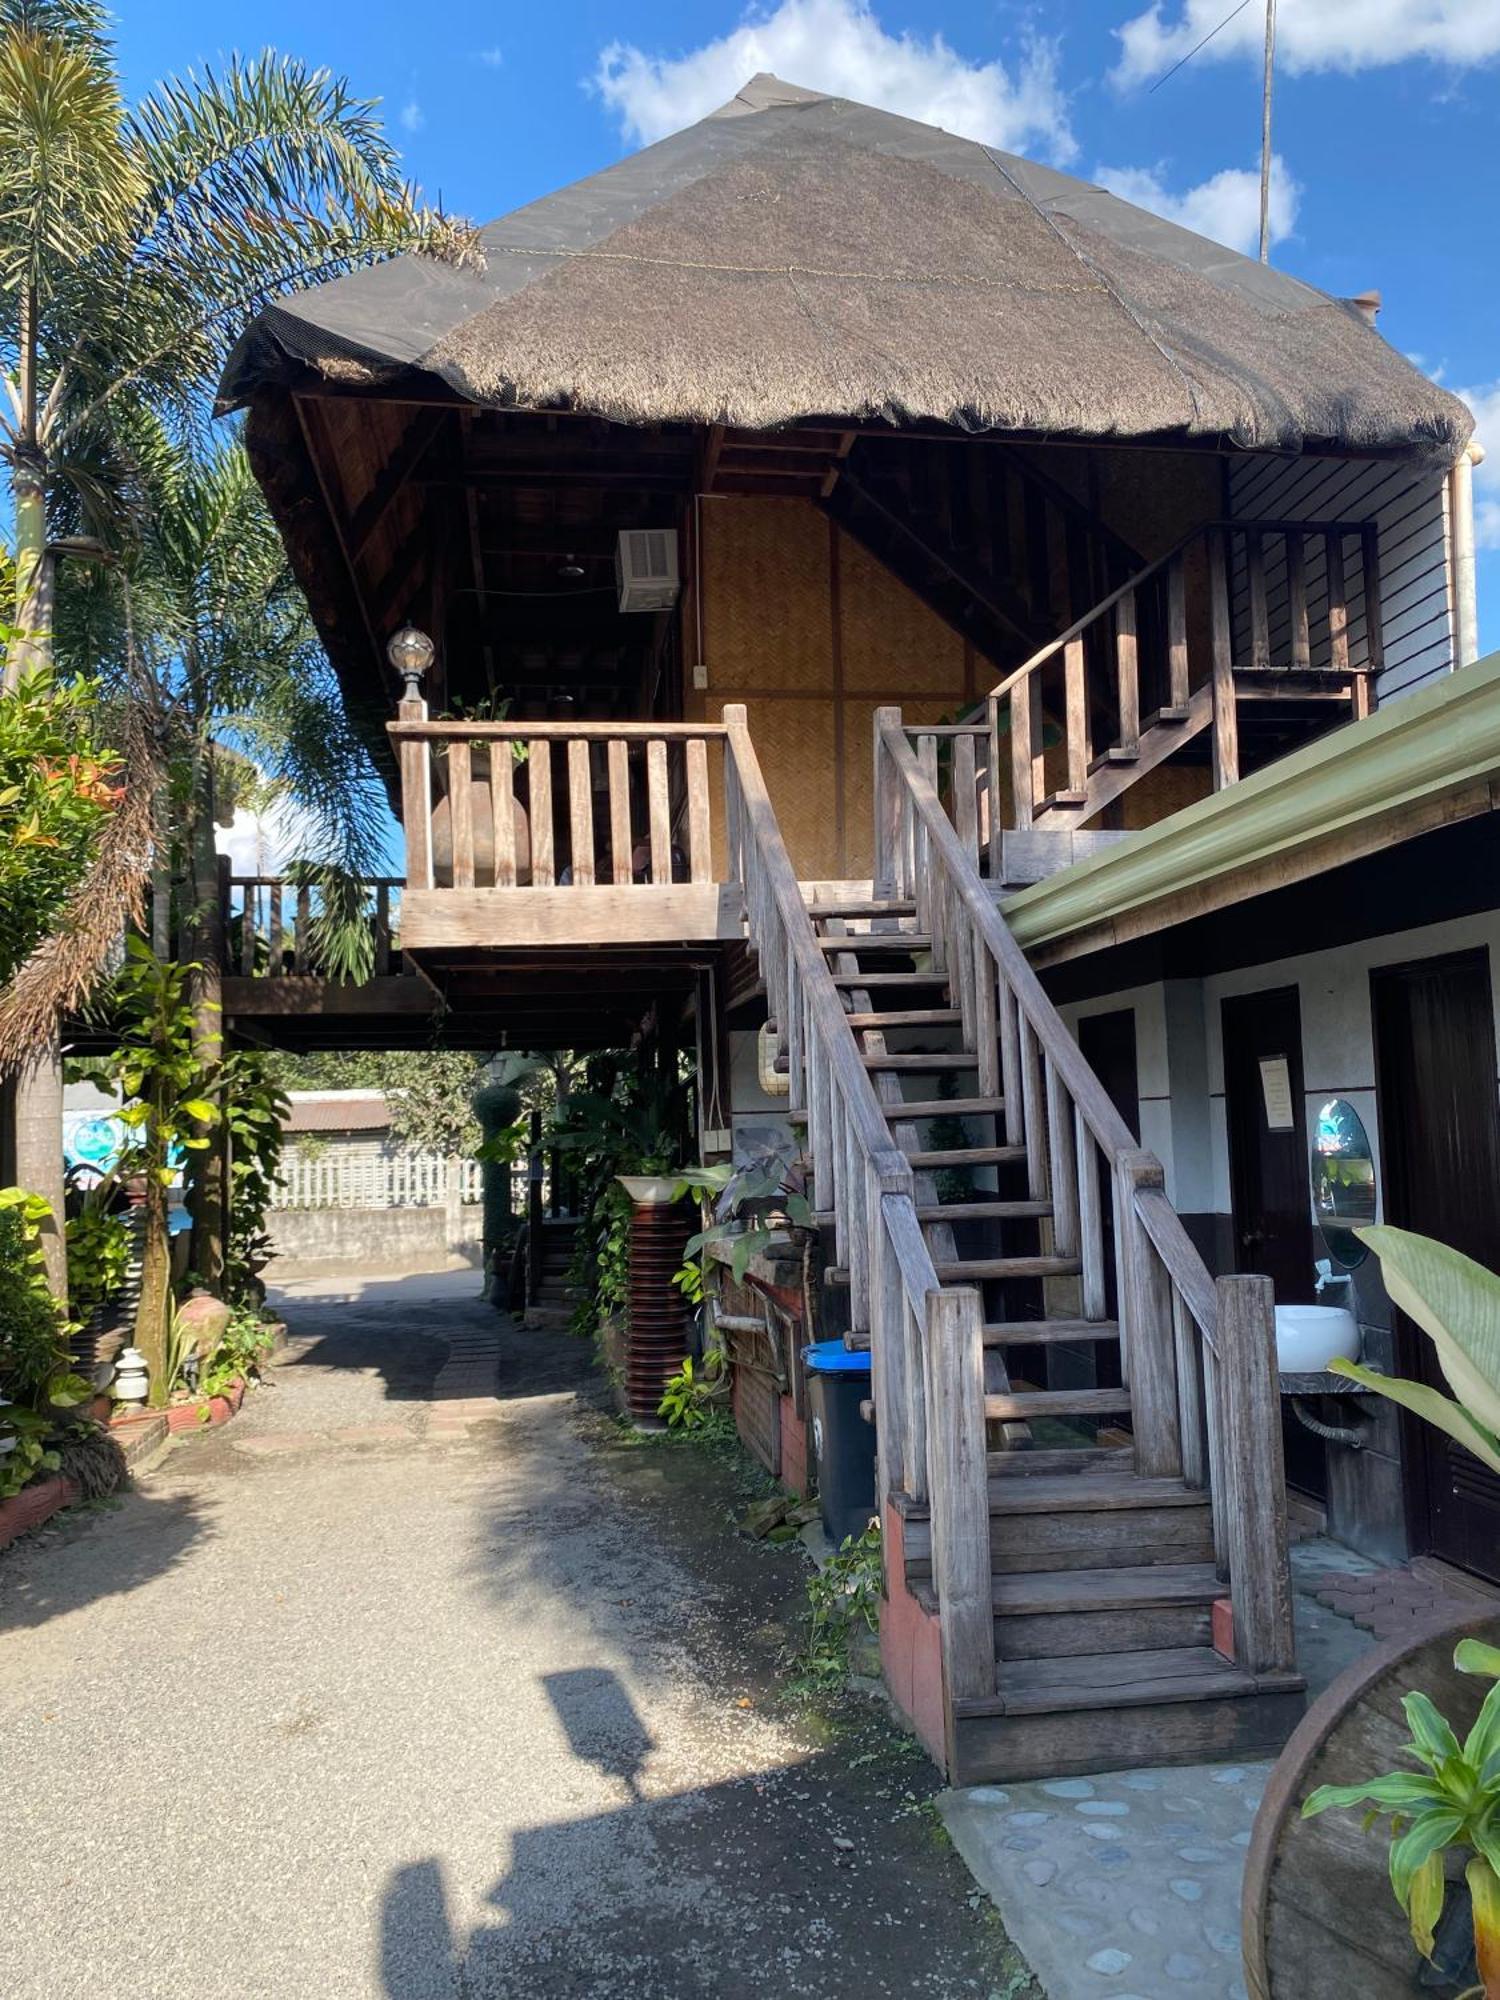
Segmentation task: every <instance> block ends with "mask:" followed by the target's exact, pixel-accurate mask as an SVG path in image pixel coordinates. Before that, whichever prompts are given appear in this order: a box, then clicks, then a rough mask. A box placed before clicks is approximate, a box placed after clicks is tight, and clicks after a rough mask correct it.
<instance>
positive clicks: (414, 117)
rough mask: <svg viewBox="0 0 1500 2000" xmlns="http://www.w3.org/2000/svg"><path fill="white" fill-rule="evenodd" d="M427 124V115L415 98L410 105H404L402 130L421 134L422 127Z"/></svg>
mask: <svg viewBox="0 0 1500 2000" xmlns="http://www.w3.org/2000/svg"><path fill="white" fill-rule="evenodd" d="M426 123H427V114H426V112H424V111H423V109H422V107H421V105H420V104H418V102H417V100H416V99H415V98H413V99H412V100H411V102H410V103H409V104H403V105H402V107H401V128H402V130H403V131H405V132H420V131H421V129H422V127H423V126H424V125H425V124H426Z"/></svg>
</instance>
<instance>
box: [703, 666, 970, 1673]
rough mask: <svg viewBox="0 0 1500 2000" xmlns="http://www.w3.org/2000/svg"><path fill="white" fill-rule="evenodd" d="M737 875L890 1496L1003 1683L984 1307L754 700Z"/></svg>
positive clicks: (949, 1656)
mask: <svg viewBox="0 0 1500 2000" xmlns="http://www.w3.org/2000/svg"><path fill="white" fill-rule="evenodd" d="M724 726H725V731H726V736H727V757H726V763H725V799H726V811H727V824H728V836H729V867H730V874H731V879H732V880H734V881H736V882H738V883H739V884H740V886H741V888H742V890H743V894H744V901H745V910H746V914H747V918H748V922H749V929H750V938H751V942H752V943H753V944H754V946H755V948H756V951H757V953H758V955H759V958H760V964H761V972H762V976H763V978H764V980H765V987H766V997H767V1005H768V1007H769V1010H770V1012H771V1014H772V1016H773V1017H774V1019H775V1021H776V1023H777V1025H778V1028H779V1030H780V1032H781V1035H782V1037H783V1040H784V1042H785V1045H786V1047H787V1050H788V1053H789V1058H790V1101H791V1108H792V1109H793V1110H794V1111H798V1110H801V1111H805V1112H806V1114H807V1130H808V1142H807V1143H808V1151H809V1154H810V1156H811V1159H812V1163H813V1175H814V1182H815V1187H816V1191H817V1195H816V1198H817V1205H818V1207H819V1208H821V1209H831V1210H832V1211H833V1213H834V1215H835V1217H836V1222H835V1229H836V1234H837V1254H838V1257H839V1260H840V1262H841V1263H843V1264H845V1265H846V1266H847V1268H848V1271H849V1284H850V1298H851V1306H852V1310H853V1313H854V1315H855V1324H856V1325H857V1326H863V1325H865V1324H868V1326H869V1328H870V1346H871V1362H872V1368H873V1374H874V1383H873V1390H874V1399H875V1409H876V1439H877V1448H878V1452H879V1459H880V1481H881V1485H880V1490H881V1493H882V1494H883V1495H884V1494H887V1493H896V1492H905V1493H907V1494H909V1495H911V1496H912V1497H913V1498H915V1499H920V1500H925V1501H927V1502H928V1503H929V1504H930V1507H931V1517H932V1543H933V1579H934V1583H935V1585H936V1589H937V1594H938V1600H939V1603H940V1605H941V1609H942V1645H943V1654H944V1664H945V1674H946V1677H947V1685H948V1689H949V1692H950V1694H951V1695H952V1696H954V1697H955V1698H962V1697H965V1696H984V1695H990V1694H993V1692H994V1686H995V1648H994V1625H993V1613H992V1609H991V1602H990V1545H989V1494H988V1486H987V1481H986V1469H985V1441H984V1417H983V1398H984V1372H983V1352H984V1313H983V1307H982V1303H981V1300H980V1296H979V1293H978V1292H977V1291H974V1290H973V1289H972V1288H964V1289H959V1288H950V1289H948V1290H946V1291H944V1290H943V1289H942V1287H941V1286H940V1284H939V1281H938V1276H937V1272H936V1271H935V1270H934V1268H933V1263H932V1258H931V1256H930V1255H929V1253H928V1249H927V1245H926V1242H925V1240H924V1239H923V1235H922V1229H921V1224H920V1222H919V1221H918V1218H917V1210H916V1203H915V1199H914V1187H913V1178H912V1170H911V1167H910V1165H909V1163H908V1162H907V1159H906V1156H905V1154H904V1153H902V1152H901V1151H900V1149H899V1148H898V1147H897V1146H896V1143H895V1141H894V1139H893V1138H892V1136H891V1132H890V1128H889V1127H888V1126H887V1124H886V1122H885V1115H884V1113H883V1111H882V1110H881V1107H880V1101H879V1099H878V1098H877V1096H876V1094H875V1088H874V1085H873V1084H872V1083H871V1081H870V1077H869V1074H868V1072H867V1071H866V1069H865V1066H864V1064H863V1062H862V1061H861V1059H860V1054H859V1050H858V1047H857V1045H856V1043H855V1040H854V1036H853V1033H852V1032H851V1030H850V1027H849V1023H848V1019H847V1017H846V1015H845V1013H844V1009H843V1005H842V1002H841V1001H840V999H839V994H838V989H837V987H836V986H835V985H834V983H833V977H832V974H831V973H830V972H829V969H828V965H827V962H826V960H825V958H824V955H823V952H822V950H821V948H820V946H819V945H818V943H817V940H816V937H815V934H814V931H813V928H812V925H811V924H810V922H809V921H808V915H807V907H806V904H805V902H804V900H803V896H802V891H801V888H800V886H799V884H798V880H797V874H796V870H795V869H794V868H793V866H792V862H791V858H790V856H789V855H788V853H787V850H786V845H785V842H784V841H783V839H782V836H781V830H780V828H779V826H778V825H777V821H776V815H775V813H774V811H773V810H772V807H771V801H770V798H769V795H768V794H767V791H766V786H765V781H764V779H763V777H762V775H761V770H760V764H759V761H758V759H757V758H756V754H755V748H754V745H753V744H752V743H751V740H750V732H749V729H748V727H747V725H746V719H745V710H744V709H743V708H742V707H738V706H730V707H726V709H725V710H724Z"/></svg>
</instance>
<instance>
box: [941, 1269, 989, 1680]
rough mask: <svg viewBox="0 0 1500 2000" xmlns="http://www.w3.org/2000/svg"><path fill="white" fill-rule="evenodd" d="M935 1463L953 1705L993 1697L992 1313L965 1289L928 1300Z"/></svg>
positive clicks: (946, 1671)
mask: <svg viewBox="0 0 1500 2000" xmlns="http://www.w3.org/2000/svg"><path fill="white" fill-rule="evenodd" d="M925 1331H926V1342H925V1345H926V1363H927V1369H926V1372H927V1408H928V1432H927V1457H928V1464H929V1466H930V1468H931V1474H932V1495H931V1499H932V1580H933V1584H934V1586H935V1588H936V1590H937V1600H938V1617H939V1622H940V1626H941V1643H942V1651H943V1678H944V1682H945V1683H946V1688H947V1695H948V1700H949V1701H950V1702H952V1701H964V1700H971V1701H972V1700H975V1699H978V1698H981V1697H984V1696H987V1695H992V1694H993V1693H994V1692H995V1612H994V1599H993V1593H992V1585H991V1582H990V1496H989V1468H988V1464H987V1462H986V1456H985V1438H984V1308H983V1306H982V1304H981V1303H980V1296H979V1293H978V1292H977V1291H973V1290H971V1289H969V1288H967V1287H965V1288H962V1289H955V1290H952V1291H946V1292H929V1293H928V1294H927V1313H926V1329H925Z"/></svg>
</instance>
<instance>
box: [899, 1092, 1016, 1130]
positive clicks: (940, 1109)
mask: <svg viewBox="0 0 1500 2000" xmlns="http://www.w3.org/2000/svg"><path fill="white" fill-rule="evenodd" d="M883 1109H884V1111H885V1122H886V1124H887V1125H913V1124H920V1123H922V1122H923V1121H924V1120H926V1119H928V1118H993V1117H994V1116H995V1115H996V1114H997V1113H998V1112H1001V1111H1003V1110H1004V1109H1005V1099H1004V1098H1003V1097H906V1098H902V1099H901V1101H900V1102H899V1103H897V1104H887V1105H885V1106H884V1107H883Z"/></svg>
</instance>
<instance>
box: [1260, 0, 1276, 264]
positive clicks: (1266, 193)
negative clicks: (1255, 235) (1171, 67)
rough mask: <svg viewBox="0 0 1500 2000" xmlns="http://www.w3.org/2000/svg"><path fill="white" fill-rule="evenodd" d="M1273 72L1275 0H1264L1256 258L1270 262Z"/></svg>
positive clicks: (1274, 58) (1274, 72) (1274, 64)
mask: <svg viewBox="0 0 1500 2000" xmlns="http://www.w3.org/2000/svg"><path fill="white" fill-rule="evenodd" d="M1275 74H1276V0H1266V77H1265V85H1264V88H1263V90H1262V93H1261V106H1260V261H1261V262H1262V264H1269V263H1270V261H1271V83H1272V79H1273V78H1274V76H1275Z"/></svg>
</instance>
